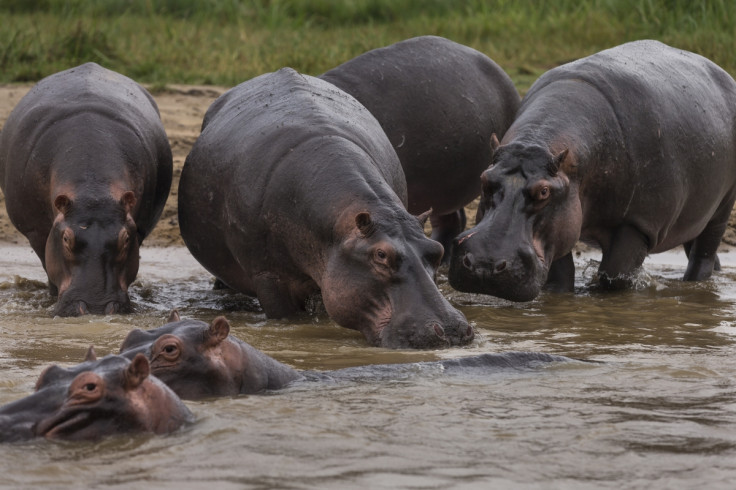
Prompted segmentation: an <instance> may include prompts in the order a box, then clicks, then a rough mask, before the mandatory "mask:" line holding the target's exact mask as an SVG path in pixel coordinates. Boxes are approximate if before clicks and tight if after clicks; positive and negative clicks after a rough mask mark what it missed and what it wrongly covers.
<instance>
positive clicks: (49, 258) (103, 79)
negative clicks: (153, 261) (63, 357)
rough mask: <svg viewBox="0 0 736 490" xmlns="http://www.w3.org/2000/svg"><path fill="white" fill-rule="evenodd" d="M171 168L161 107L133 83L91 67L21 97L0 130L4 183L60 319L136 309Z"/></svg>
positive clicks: (9, 204) (53, 77)
mask: <svg viewBox="0 0 736 490" xmlns="http://www.w3.org/2000/svg"><path fill="white" fill-rule="evenodd" d="M171 174H172V157H171V148H170V146H169V141H168V139H167V137H166V133H165V132H164V128H163V125H162V123H161V119H160V117H159V112H158V108H157V106H156V103H155V102H154V100H153V98H152V97H151V95H150V94H149V93H148V92H147V91H146V90H145V89H144V88H143V87H141V86H140V85H138V84H137V83H136V82H134V81H133V80H131V79H129V78H127V77H125V76H123V75H120V74H118V73H115V72H113V71H110V70H107V69H105V68H102V67H101V66H99V65H96V64H95V63H85V64H84V65H81V66H77V67H75V68H70V69H68V70H65V71H62V72H60V73H56V74H54V75H51V76H49V77H47V78H44V79H43V80H41V81H40V82H39V83H38V84H37V85H35V86H34V87H33V88H32V89H31V90H30V91H29V92H28V94H26V95H25V97H23V98H22V99H21V101H20V102H19V103H18V105H17V106H16V107H15V108H14V109H13V111H12V113H11V114H10V117H9V118H8V120H7V122H6V123H5V126H4V127H3V130H2V133H0V187H2V190H3V192H4V193H5V206H6V207H7V211H8V215H9V217H10V220H11V221H12V222H13V224H14V225H15V226H16V228H18V230H19V231H20V232H21V233H23V234H24V235H25V236H26V238H28V241H29V242H30V244H31V247H33V250H34V251H35V252H36V255H38V257H39V258H40V259H41V264H42V265H43V267H44V269H45V270H46V273H47V275H48V280H49V287H50V290H51V293H52V294H53V295H58V300H57V303H56V307H55V309H54V314H55V315H58V316H76V315H82V314H86V313H94V314H111V313H125V312H129V311H130V310H131V305H130V298H129V297H128V286H129V285H130V283H132V282H133V280H135V277H136V275H137V273H138V263H139V252H138V247H139V246H140V244H141V242H142V241H143V239H144V238H145V237H146V235H148V233H150V231H151V230H152V229H153V227H154V225H155V224H156V222H157V221H158V219H159V217H160V215H161V212H162V210H163V207H164V204H165V202H166V198H167V196H168V194H169V188H170V187H171Z"/></svg>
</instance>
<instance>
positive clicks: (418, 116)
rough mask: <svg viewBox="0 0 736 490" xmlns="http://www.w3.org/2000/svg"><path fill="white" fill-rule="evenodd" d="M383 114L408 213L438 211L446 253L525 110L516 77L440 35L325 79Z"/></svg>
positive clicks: (437, 233) (363, 58)
mask: <svg viewBox="0 0 736 490" xmlns="http://www.w3.org/2000/svg"><path fill="white" fill-rule="evenodd" d="M319 78H321V79H323V80H326V81H328V82H330V83H332V84H333V85H335V86H337V87H339V88H341V89H342V90H344V91H345V92H347V93H349V94H350V95H352V96H353V97H355V98H356V99H358V102H360V103H361V104H363V105H364V106H365V107H366V108H367V109H368V110H369V111H371V113H372V114H373V115H374V116H375V117H376V119H377V120H378V122H379V123H380V124H381V127H382V128H383V130H384V131H385V132H386V135H387V136H388V138H389V140H390V141H391V144H392V145H393V147H394V149H395V150H396V154H397V155H398V156H399V160H400V161H401V166H402V167H403V168H404V173H405V174H406V184H407V191H408V199H409V200H408V209H409V212H410V213H413V214H419V213H423V212H425V211H427V210H428V209H432V213H431V215H430V217H429V219H430V222H431V223H432V238H433V239H435V240H437V241H439V242H440V243H441V244H442V245H443V247H444V248H445V256H444V257H443V260H444V261H449V258H450V247H451V244H452V239H453V238H454V237H455V236H456V235H457V234H458V233H460V232H461V231H463V230H464V229H465V211H464V209H463V207H464V206H465V205H467V204H468V203H469V202H471V201H472V200H473V199H475V198H476V197H478V194H479V193H480V186H479V185H478V176H479V175H480V174H481V173H482V172H483V170H485V169H486V168H487V167H488V165H489V163H490V161H491V146H490V139H491V135H492V134H497V135H499V137H502V136H503V134H504V133H505V132H506V130H507V129H508V127H509V126H510V125H511V122H512V121H513V120H514V114H515V113H516V110H517V109H518V107H519V101H520V97H519V93H518V92H517V91H516V88H515V87H514V84H513V82H512V81H511V78H509V76H508V75H507V74H506V73H505V72H504V71H503V69H501V67H500V66H498V65H497V64H496V63H495V62H493V61H492V60H491V59H490V58H488V57H487V56H486V55H484V54H483V53H480V52H479V51H476V50H474V49H472V48H470V47H468V46H463V45H462V44H458V43H456V42H453V41H450V40H449V39H444V38H442V37H437V36H421V37H415V38H411V39H407V40H405V41H401V42H398V43H396V44H392V45H391V46H387V47H385V48H379V49H374V50H372V51H368V52H367V53H364V54H362V55H360V56H358V57H356V58H354V59H352V60H350V61H347V62H345V63H343V64H342V65H340V66H338V67H336V68H333V69H332V70H330V71H328V72H326V73H324V74H322V75H320V77H319Z"/></svg>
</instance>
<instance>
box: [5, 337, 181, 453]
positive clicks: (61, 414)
mask: <svg viewBox="0 0 736 490" xmlns="http://www.w3.org/2000/svg"><path fill="white" fill-rule="evenodd" d="M193 419H194V417H193V415H192V413H191V412H190V411H189V409H188V408H187V407H186V405H184V404H183V403H182V401H181V399H179V397H178V396H176V394H175V393H174V392H173V391H172V390H171V389H170V388H169V387H167V386H166V385H165V384H164V383H162V382H161V381H160V380H158V379H156V377H154V376H150V366H149V363H148V359H147V358H146V357H145V356H144V355H142V354H141V355H137V356H133V357H132V359H128V358H126V357H122V356H106V357H104V358H102V359H99V360H98V359H97V358H96V356H95V355H94V351H93V350H92V349H90V352H89V353H88V355H87V358H86V359H85V361H84V362H82V363H81V364H78V365H76V366H72V367H69V368H62V367H60V366H57V365H52V366H49V367H48V368H46V369H45V370H44V371H43V372H42V373H41V375H40V376H39V378H38V381H37V382H36V391H35V392H34V393H33V394H32V395H29V396H27V397H25V398H21V399H20V400H17V401H14V402H11V403H8V404H7V405H4V406H2V407H0V442H14V441H21V440H27V439H31V438H34V437H45V438H47V439H66V440H95V439H100V438H102V437H104V436H109V435H114V434H122V433H134V432H149V433H154V434H165V433H169V432H172V431H174V430H177V429H178V428H180V427H182V426H183V425H184V424H187V423H190V422H192V421H193Z"/></svg>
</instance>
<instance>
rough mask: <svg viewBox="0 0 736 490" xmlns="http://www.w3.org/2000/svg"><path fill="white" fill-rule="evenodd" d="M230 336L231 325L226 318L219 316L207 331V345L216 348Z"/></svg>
mask: <svg viewBox="0 0 736 490" xmlns="http://www.w3.org/2000/svg"><path fill="white" fill-rule="evenodd" d="M228 335H230V323H229V322H228V321H227V318H225V317H224V316H218V317H217V318H215V319H214V320H212V324H211V325H210V328H208V329H207V343H208V344H209V345H212V346H215V345H219V344H220V342H222V341H223V340H225V339H226V338H227V336H228Z"/></svg>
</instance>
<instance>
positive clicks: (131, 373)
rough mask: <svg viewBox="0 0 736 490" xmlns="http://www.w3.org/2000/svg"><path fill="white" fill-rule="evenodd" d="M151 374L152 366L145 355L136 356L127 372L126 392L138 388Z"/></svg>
mask: <svg viewBox="0 0 736 490" xmlns="http://www.w3.org/2000/svg"><path fill="white" fill-rule="evenodd" d="M149 374H151V365H150V364H149V363H148V358H147V357H146V356H144V355H143V354H140V353H139V354H136V355H135V357H134V358H133V360H132V361H130V364H129V365H128V369H126V370H125V386H124V388H125V389H126V390H134V389H136V388H138V387H139V386H140V385H141V383H143V381H145V379H146V378H147V377H148V375H149Z"/></svg>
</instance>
